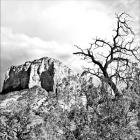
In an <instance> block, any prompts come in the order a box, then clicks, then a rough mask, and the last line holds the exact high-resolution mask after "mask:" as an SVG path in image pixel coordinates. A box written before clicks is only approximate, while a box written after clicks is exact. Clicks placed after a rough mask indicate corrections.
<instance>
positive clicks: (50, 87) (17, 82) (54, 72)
mask: <svg viewBox="0 0 140 140" xmlns="http://www.w3.org/2000/svg"><path fill="white" fill-rule="evenodd" d="M69 75H74V72H72V70H71V69H70V68H68V67H67V66H65V65H64V64H62V63H61V62H60V61H58V60H55V59H52V58H48V57H44V58H41V59H38V60H34V61H32V62H26V63H25V64H23V65H20V66H11V68H10V69H9V70H8V71H7V72H6V75H5V80H4V84H3V89H2V93H8V92H10V91H17V90H22V89H27V88H31V87H33V86H36V85H38V86H41V87H42V88H44V89H45V90H46V91H55V90H56V86H57V85H58V84H59V83H61V82H62V79H63V78H67V77H68V76H69Z"/></svg>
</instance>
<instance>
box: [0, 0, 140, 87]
mask: <svg viewBox="0 0 140 140" xmlns="http://www.w3.org/2000/svg"><path fill="white" fill-rule="evenodd" d="M139 9H140V0H50V1H49V0H1V69H0V70H1V84H0V87H1V86H2V81H3V78H4V72H5V71H6V70H7V69H8V68H9V67H10V66H11V65H18V64H22V63H24V62H25V61H28V60H34V59H37V58H41V57H44V56H49V57H53V58H56V59H59V60H60V61H62V62H64V63H65V64H67V65H68V66H70V67H72V68H73V69H74V70H77V71H78V70H81V65H82V64H83V62H82V61H79V59H78V57H76V56H73V54H72V53H73V52H74V51H76V48H75V47H74V45H75V44H76V45H80V46H81V47H88V46H89V43H92V39H93V38H94V37H97V36H98V37H102V38H105V39H110V38H111V36H112V30H113V27H115V22H116V19H115V13H121V12H123V11H125V12H126V13H128V14H129V15H131V16H132V17H133V23H132V26H133V29H134V31H135V33H136V36H137V38H139V37H140V26H139V25H140V24H139V23H140V19H139V17H140V10H139Z"/></svg>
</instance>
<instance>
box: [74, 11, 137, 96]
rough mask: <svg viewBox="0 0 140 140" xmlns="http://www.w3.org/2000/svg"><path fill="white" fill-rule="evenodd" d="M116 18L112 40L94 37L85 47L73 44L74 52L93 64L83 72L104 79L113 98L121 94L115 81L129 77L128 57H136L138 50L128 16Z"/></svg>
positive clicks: (121, 15)
mask: <svg viewBox="0 0 140 140" xmlns="http://www.w3.org/2000/svg"><path fill="white" fill-rule="evenodd" d="M116 18H117V26H116V29H115V30H113V31H114V35H113V36H112V41H110V42H108V41H106V40H105V39H100V38H96V39H95V40H94V43H91V44H90V47H89V48H87V49H82V48H80V47H79V46H77V45H75V46H76V47H77V48H78V51H77V52H75V53H74V54H76V55H80V56H82V58H83V59H84V60H87V61H88V62H90V63H92V64H93V65H94V66H93V65H92V66H93V67H92V68H90V67H88V68H85V72H88V73H90V74H92V75H95V76H96V77H98V78H99V79H102V80H105V81H106V82H107V83H108V85H109V86H110V87H111V88H112V90H113V91H114V94H115V98H117V97H120V95H121V94H120V92H119V90H118V88H117V85H116V83H115V81H116V80H117V79H119V80H126V79H127V78H129V77H128V76H127V75H126V74H125V71H126V70H127V69H128V68H129V66H130V63H131V61H130V59H132V57H133V56H134V57H136V54H137V50H138V47H135V46H134V45H133V42H134V37H135V35H134V32H133V31H132V28H131V27H130V26H129V25H128V22H129V21H130V20H128V19H129V18H130V16H129V15H128V14H126V13H121V14H119V15H116ZM103 50H104V51H103ZM101 52H102V53H101Z"/></svg>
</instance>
